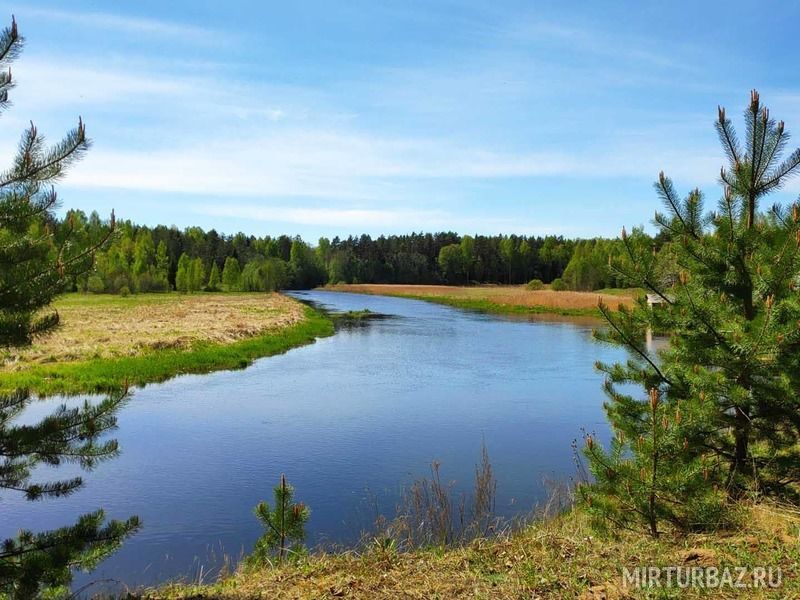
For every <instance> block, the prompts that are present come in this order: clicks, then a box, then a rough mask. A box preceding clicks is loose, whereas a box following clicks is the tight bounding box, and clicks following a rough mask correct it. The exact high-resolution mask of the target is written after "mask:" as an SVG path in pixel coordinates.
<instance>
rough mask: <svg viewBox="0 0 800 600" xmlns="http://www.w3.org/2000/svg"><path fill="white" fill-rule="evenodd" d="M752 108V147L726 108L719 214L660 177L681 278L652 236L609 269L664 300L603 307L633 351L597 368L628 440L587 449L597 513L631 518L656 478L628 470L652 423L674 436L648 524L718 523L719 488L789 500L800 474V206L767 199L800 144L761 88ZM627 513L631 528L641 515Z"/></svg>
mask: <svg viewBox="0 0 800 600" xmlns="http://www.w3.org/2000/svg"><path fill="white" fill-rule="evenodd" d="M744 116H745V125H746V128H747V132H746V136H745V140H744V143H743V144H742V143H741V142H740V141H739V139H738V138H737V136H736V133H735V131H734V129H733V126H732V124H731V122H730V120H729V119H728V118H727V117H726V114H725V110H724V109H722V108H720V109H719V115H718V120H717V122H716V129H717V133H718V135H719V138H720V141H721V143H722V146H723V149H724V151H725V154H726V156H727V158H728V160H729V167H728V168H727V169H725V168H723V169H722V170H721V172H720V179H721V182H722V184H723V193H722V198H721V199H720V201H719V203H718V207H717V210H716V211H715V212H713V213H711V214H708V213H706V212H705V211H704V207H703V196H702V194H701V193H700V191H699V190H693V191H692V192H690V193H689V194H688V196H687V197H686V198H684V199H682V200H681V199H680V198H679V197H678V196H677V193H676V192H675V189H674V187H673V184H672V182H671V181H670V180H669V179H668V178H667V177H666V176H664V174H663V173H662V174H661V175H660V176H659V180H658V182H657V183H656V184H655V187H656V190H657V192H658V195H659V196H660V197H661V199H662V201H663V202H664V204H665V206H666V208H667V211H668V212H667V214H660V213H656V217H655V222H656V224H657V225H658V226H659V227H660V228H661V230H662V234H663V236H664V238H665V239H666V240H668V242H669V244H670V261H673V264H675V265H676V266H677V268H678V269H679V272H678V274H677V277H675V278H665V277H664V276H663V271H662V270H661V269H660V265H659V259H658V257H657V256H656V255H655V252H654V251H653V249H652V246H651V244H652V242H651V241H650V240H649V239H646V238H645V236H643V235H642V234H641V233H637V234H634V235H630V236H629V235H627V234H626V233H625V230H624V229H623V235H622V241H623V245H624V248H625V252H626V257H627V259H626V260H624V261H612V268H613V269H614V270H615V271H616V273H617V274H618V275H619V276H620V277H621V278H623V279H624V280H625V281H627V282H629V283H630V284H631V285H635V286H640V287H644V288H646V289H647V291H648V292H649V293H650V294H651V296H652V297H653V298H656V299H658V300H660V302H661V303H660V304H658V305H656V306H654V307H653V308H652V309H651V308H650V307H648V305H647V303H646V301H645V300H644V299H642V300H641V301H639V303H638V304H637V306H636V307H635V308H634V309H632V310H626V309H622V310H620V311H619V312H617V313H611V312H609V310H608V308H607V307H601V310H602V311H603V313H604V315H605V317H606V319H607V321H608V323H609V326H610V327H609V330H608V332H607V333H605V334H602V335H601V336H600V337H601V338H602V339H605V340H607V341H610V342H613V343H617V344H622V345H624V346H626V347H627V348H628V349H629V350H630V351H631V353H632V355H633V358H631V360H630V361H629V362H628V363H627V364H615V365H599V368H600V369H601V370H602V371H603V372H605V373H606V375H607V384H606V391H607V393H608V396H609V402H608V403H607V405H606V411H607V414H608V417H609V420H610V422H611V425H612V428H613V430H614V431H615V433H616V434H617V437H616V438H615V441H614V442H613V443H612V448H611V451H610V452H605V451H600V450H598V449H597V444H595V443H594V442H593V441H591V442H588V440H587V442H588V443H587V447H586V449H585V454H586V456H587V458H588V460H589V465H590V468H591V470H592V472H593V473H594V475H595V477H596V479H597V482H598V484H597V485H596V486H594V487H583V488H582V495H583V497H584V499H586V500H587V502H589V503H591V504H593V505H594V506H596V507H598V509H597V513H596V514H598V515H599V516H602V517H608V518H611V519H612V520H613V519H614V518H615V517H616V518H618V517H619V516H620V515H622V514H624V511H625V506H626V503H629V500H630V497H631V495H632V493H633V492H635V491H636V486H637V485H639V483H640V481H641V480H642V479H646V477H647V476H648V475H651V473H649V472H645V473H644V475H645V477H642V478H639V479H638V480H637V479H636V477H633V475H635V473H631V470H634V469H633V468H634V466H635V465H638V464H640V463H642V464H644V463H647V462H649V461H650V460H651V459H653V454H654V452H658V450H657V448H658V445H657V444H650V443H644V444H640V443H639V440H640V438H641V437H644V438H645V440H646V439H647V437H646V436H647V431H648V430H649V429H651V428H652V426H653V423H652V421H653V419H654V418H655V419H656V420H658V419H661V420H662V424H663V428H664V429H665V430H673V431H674V432H676V433H673V434H671V435H672V436H673V439H667V447H665V448H663V449H662V450H661V456H662V460H661V462H662V464H663V469H664V470H663V471H662V472H661V473H660V474H657V476H656V477H655V481H654V483H653V485H654V486H655V487H654V489H655V496H654V501H655V504H656V506H655V507H654V509H653V510H652V511H651V512H650V513H648V517H649V518H652V514H653V513H655V515H656V519H657V520H658V519H661V518H664V519H666V520H669V521H672V522H673V524H675V525H678V526H683V527H686V526H689V527H700V526H704V525H705V526H713V525H715V524H717V523H718V522H719V519H720V518H724V516H723V515H721V514H720V512H719V511H720V508H721V502H722V500H723V498H721V497H720V496H727V497H728V498H730V499H731V500H733V499H736V498H738V497H739V496H740V495H741V494H742V493H744V492H747V491H751V492H753V491H758V492H761V493H774V494H791V493H792V489H793V488H792V487H791V486H792V485H793V484H795V483H796V482H797V481H799V480H800V444H798V442H800V411H798V402H800V400H798V399H800V368H799V367H800V328H798V326H797V324H798V323H800V295H798V293H797V286H798V285H799V284H800V209H798V206H797V204H794V205H793V206H792V207H790V208H788V209H787V208H785V207H783V206H780V205H775V206H773V207H772V208H771V209H769V210H768V211H764V210H762V207H761V204H762V202H763V200H764V198H765V197H766V196H767V195H768V194H769V193H770V192H773V191H775V190H776V189H778V188H780V187H781V186H782V185H783V184H784V183H785V181H786V180H787V178H788V177H790V176H791V175H794V174H796V173H797V172H798V171H800V150H795V151H794V152H792V153H791V154H790V155H789V156H788V157H787V158H786V159H785V160H783V161H781V155H782V152H783V150H784V149H785V146H786V143H787V140H788V133H787V132H786V131H785V129H784V124H783V122H782V121H781V122H777V123H776V122H775V121H774V120H772V119H771V118H770V116H769V112H768V111H767V109H766V108H764V107H762V105H761V103H760V99H759V96H758V93H757V92H755V91H753V92H752V95H751V99H750V104H749V106H748V108H747V109H746V111H745V115H744ZM648 329H649V330H650V331H661V332H668V333H669V336H670V337H669V345H668V347H667V348H666V349H664V350H662V351H660V352H658V353H657V354H654V353H653V351H651V350H650V349H648V347H647V345H646V344H645V339H646V332H647V330H648ZM629 383H633V384H638V385H640V386H642V387H643V388H645V389H646V390H655V392H652V391H651V394H652V393H656V394H657V395H658V397H659V399H660V400H659V402H660V407H661V408H660V409H659V414H657V415H653V416H650V414H649V410H648V403H647V402H646V401H642V400H639V399H638V398H634V397H633V396H631V395H629V394H625V393H623V392H622V391H620V389H619V388H618V387H617V386H618V385H619V384H629ZM656 425H657V424H656ZM681 438H682V439H683V442H682V443H681V442H680V439H681ZM701 481H702V482H703V484H702V485H700V482H701ZM704 515H705V516H704ZM627 516H628V519H627V521H628V522H630V520H636V519H637V517H642V516H643V515H642V514H641V512H636V511H628V513H627Z"/></svg>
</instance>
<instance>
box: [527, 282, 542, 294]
mask: <svg viewBox="0 0 800 600" xmlns="http://www.w3.org/2000/svg"><path fill="white" fill-rule="evenodd" d="M525 289H528V290H531V291H532V292H535V291H537V290H543V289H544V282H543V281H542V280H541V279H531V280H530V281H529V282H528V283H527V284H526V285H525Z"/></svg>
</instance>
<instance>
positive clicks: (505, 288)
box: [327, 283, 634, 310]
mask: <svg viewBox="0 0 800 600" xmlns="http://www.w3.org/2000/svg"><path fill="white" fill-rule="evenodd" d="M327 289H330V290H334V291H341V292H355V293H358V294H377V295H383V296H414V297H424V296H436V297H443V298H454V299H464V300H486V301H489V302H493V303H495V304H501V305H505V306H521V307H548V308H554V309H561V310H591V309H594V308H596V307H597V302H598V300H602V301H603V302H604V303H605V304H607V305H609V306H613V307H616V306H618V305H619V304H624V305H626V306H630V305H632V304H633V301H634V296H633V292H631V293H630V294H629V295H628V294H606V293H598V292H567V291H563V292H555V291H553V290H549V289H544V290H528V289H525V286H524V285H493V286H470V287H457V286H449V285H401V284H371V283H367V284H337V285H334V286H329V287H328V288H327Z"/></svg>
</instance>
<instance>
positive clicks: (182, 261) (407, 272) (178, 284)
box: [50, 210, 657, 295]
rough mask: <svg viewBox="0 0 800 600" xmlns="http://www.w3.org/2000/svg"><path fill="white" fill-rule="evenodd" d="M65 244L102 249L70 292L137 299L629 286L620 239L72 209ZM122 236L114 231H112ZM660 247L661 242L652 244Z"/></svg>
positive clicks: (60, 228) (61, 229) (65, 222)
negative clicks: (235, 228)
mask: <svg viewBox="0 0 800 600" xmlns="http://www.w3.org/2000/svg"><path fill="white" fill-rule="evenodd" d="M50 226H51V227H53V228H54V230H55V232H56V233H55V235H56V237H57V238H64V239H66V238H68V237H69V238H70V239H71V240H79V241H80V242H81V243H97V242H98V241H100V240H102V239H104V238H105V237H107V236H109V235H110V240H109V241H108V242H107V243H106V245H105V246H104V247H103V249H102V250H101V251H99V252H98V253H97V255H96V258H95V266H94V268H93V269H92V270H91V271H89V272H87V273H81V274H80V275H77V276H76V277H74V278H73V279H72V280H71V284H70V288H71V289H70V290H69V291H81V292H90V293H111V294H123V295H124V294H131V293H147V292H165V291H169V290H177V291H179V292H193V291H201V290H206V291H272V290H277V289H306V288H313V287H316V286H320V285H325V284H328V283H331V284H335V283H402V284H450V285H468V284H471V283H479V284H512V285H513V284H523V283H528V282H530V281H532V280H538V281H541V282H542V283H544V284H552V286H553V288H554V289H570V290H596V289H601V288H608V287H617V286H618V285H619V284H620V283H621V282H620V281H618V280H617V278H616V277H615V275H614V274H613V273H612V272H610V271H609V269H608V268H607V264H608V261H609V260H610V259H611V258H612V257H616V256H618V255H619V254H620V252H622V245H621V243H620V240H618V239H617V240H611V239H604V238H593V239H586V240H570V239H565V238H563V237H561V236H546V237H533V236H520V235H496V236H484V235H475V236H470V235H463V236H462V235H458V234H456V233H453V232H439V233H411V234H408V235H390V236H380V237H377V238H372V237H370V236H369V235H361V236H358V237H354V236H351V237H348V238H346V239H340V238H338V237H335V238H333V239H332V240H331V239H328V238H324V237H323V238H320V239H319V240H318V242H317V244H316V245H311V244H309V243H307V242H305V241H303V240H302V239H301V238H300V237H290V236H288V235H281V236H278V237H270V236H266V237H256V236H253V235H246V234H244V233H237V234H235V235H225V234H221V233H218V232H217V231H215V230H214V229H211V230H209V231H204V230H203V229H201V228H199V227H188V228H186V229H183V230H180V229H178V228H176V227H174V226H172V227H167V226H164V225H158V226H156V227H147V226H143V225H137V224H134V223H132V222H130V221H127V220H126V221H117V222H114V226H113V228H112V222H111V220H103V219H101V217H100V216H99V215H98V214H97V213H96V212H93V213H92V214H91V215H89V216H87V215H86V214H85V213H84V212H82V211H79V210H72V211H69V212H68V213H67V214H66V215H65V217H64V218H63V219H60V220H59V219H53V221H52V223H51V224H50ZM112 229H113V232H112V231H111V230H112ZM652 243H653V244H656V243H657V240H652Z"/></svg>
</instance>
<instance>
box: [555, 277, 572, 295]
mask: <svg viewBox="0 0 800 600" xmlns="http://www.w3.org/2000/svg"><path fill="white" fill-rule="evenodd" d="M550 289H551V290H553V291H554V292H563V291H565V290H568V289H569V288H568V287H567V284H566V283H564V280H563V279H561V278H560V277H556V278H555V279H553V281H552V282H550Z"/></svg>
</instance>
